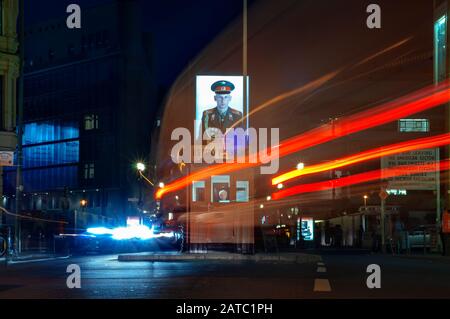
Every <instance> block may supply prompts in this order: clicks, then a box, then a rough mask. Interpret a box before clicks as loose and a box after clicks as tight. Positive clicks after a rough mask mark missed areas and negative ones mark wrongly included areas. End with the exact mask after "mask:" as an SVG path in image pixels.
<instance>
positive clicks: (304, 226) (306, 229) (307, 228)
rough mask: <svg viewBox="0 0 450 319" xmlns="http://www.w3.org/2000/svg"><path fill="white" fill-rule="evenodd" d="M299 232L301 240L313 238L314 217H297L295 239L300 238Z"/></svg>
mask: <svg viewBox="0 0 450 319" xmlns="http://www.w3.org/2000/svg"><path fill="white" fill-rule="evenodd" d="M300 232H301V234H302V236H303V240H305V241H312V240H314V219H313V218H311V217H303V218H298V219H297V240H299V239H300Z"/></svg>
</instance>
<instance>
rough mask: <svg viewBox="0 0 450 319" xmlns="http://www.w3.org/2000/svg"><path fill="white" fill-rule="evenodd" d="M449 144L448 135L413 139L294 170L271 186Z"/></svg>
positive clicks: (273, 180)
mask: <svg viewBox="0 0 450 319" xmlns="http://www.w3.org/2000/svg"><path fill="white" fill-rule="evenodd" d="M448 144H450V133H446V134H441V135H437V136H432V137H425V138H420V139H415V140H412V141H406V142H401V143H396V144H391V145H386V146H382V147H379V148H376V149H371V150H368V151H364V152H361V153H357V154H354V155H350V156H347V157H343V158H339V159H337V160H334V161H329V162H326V163H321V164H315V165H311V166H308V167H305V168H303V169H301V170H299V169H294V170H292V171H289V172H287V173H284V174H282V175H279V176H277V177H275V178H273V179H272V185H277V184H279V183H283V182H285V181H288V180H291V179H293V178H296V177H299V176H303V175H309V174H315V173H320V172H324V171H328V170H332V169H335V168H339V167H344V166H348V165H352V164H357V163H361V162H365V161H369V160H372V159H375V158H380V157H383V156H389V155H393V154H398V153H403V152H408V151H415V150H420V149H425V148H433V147H439V146H443V145H448Z"/></svg>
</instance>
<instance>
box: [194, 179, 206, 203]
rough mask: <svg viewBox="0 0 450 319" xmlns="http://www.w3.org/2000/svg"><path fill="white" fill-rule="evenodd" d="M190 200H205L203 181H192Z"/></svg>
mask: <svg viewBox="0 0 450 319" xmlns="http://www.w3.org/2000/svg"><path fill="white" fill-rule="evenodd" d="M192 201H193V202H203V201H205V182H204V181H199V182H192Z"/></svg>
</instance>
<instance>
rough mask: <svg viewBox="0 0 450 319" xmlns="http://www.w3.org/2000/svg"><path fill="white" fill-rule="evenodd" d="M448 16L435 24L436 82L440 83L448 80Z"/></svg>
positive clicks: (444, 16) (442, 17)
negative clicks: (446, 59)
mask: <svg viewBox="0 0 450 319" xmlns="http://www.w3.org/2000/svg"><path fill="white" fill-rule="evenodd" d="M446 32H447V15H443V16H441V17H440V18H439V19H438V20H437V21H436V22H435V23H434V80H435V82H436V83H437V82H440V81H442V80H444V79H445V78H446V74H445V73H446V72H445V70H446V63H445V56H446V46H447V35H446Z"/></svg>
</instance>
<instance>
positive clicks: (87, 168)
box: [84, 163, 95, 179]
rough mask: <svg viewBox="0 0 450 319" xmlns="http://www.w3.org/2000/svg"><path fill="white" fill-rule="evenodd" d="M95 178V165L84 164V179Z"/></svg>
mask: <svg viewBox="0 0 450 319" xmlns="http://www.w3.org/2000/svg"><path fill="white" fill-rule="evenodd" d="M94 176H95V165H94V163H87V164H84V179H93V178H94Z"/></svg>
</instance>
